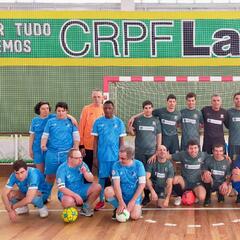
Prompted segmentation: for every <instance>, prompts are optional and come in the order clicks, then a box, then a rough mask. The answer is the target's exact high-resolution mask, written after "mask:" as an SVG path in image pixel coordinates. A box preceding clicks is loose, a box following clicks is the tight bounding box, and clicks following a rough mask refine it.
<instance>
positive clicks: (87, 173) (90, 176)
mask: <svg viewBox="0 0 240 240" xmlns="http://www.w3.org/2000/svg"><path fill="white" fill-rule="evenodd" d="M80 171H81V173H82V174H83V176H84V178H85V179H86V180H87V181H88V182H93V180H94V176H93V174H92V173H91V172H90V171H88V170H87V169H86V167H85V166H82V167H81V169H80Z"/></svg>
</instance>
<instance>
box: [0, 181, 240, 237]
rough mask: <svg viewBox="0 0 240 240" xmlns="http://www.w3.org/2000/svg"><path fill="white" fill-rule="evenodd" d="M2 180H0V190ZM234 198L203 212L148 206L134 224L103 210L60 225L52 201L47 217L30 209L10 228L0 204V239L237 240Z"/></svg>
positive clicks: (239, 209) (239, 211)
mask: <svg viewBox="0 0 240 240" xmlns="http://www.w3.org/2000/svg"><path fill="white" fill-rule="evenodd" d="M5 181H6V178H0V188H1V189H2V188H3V186H4V184H5ZM234 201H235V198H233V197H231V198H227V199H226V203H224V204H218V203H216V200H215V196H213V206H212V207H211V208H210V207H209V208H203V207H201V205H199V204H195V206H194V207H195V208H192V207H179V208H177V207H174V206H173V205H172V204H171V206H170V208H169V209H167V210H162V209H156V208H154V206H153V205H149V206H148V208H146V209H144V211H143V217H142V218H141V219H140V220H138V221H129V222H127V223H118V222H115V221H112V220H111V215H112V209H111V207H110V206H107V208H106V209H104V210H103V211H99V212H96V213H95V215H94V216H93V217H90V218H88V217H83V216H80V217H79V218H78V220H77V221H76V222H75V223H72V224H64V223H63V221H62V219H61V218H60V214H61V211H62V209H61V206H60V204H59V202H58V201H57V198H56V189H55V190H54V193H53V199H52V201H51V202H50V203H49V204H48V208H49V217H48V218H46V219H40V218H39V216H38V212H37V211H36V209H34V208H32V207H31V208H30V209H31V211H30V213H29V214H28V215H24V216H19V217H18V222H17V223H14V224H12V223H11V222H10V221H9V219H8V216H7V213H6V211H5V210H4V207H3V204H2V202H1V200H0V239H1V240H5V239H14V240H15V239H24V240H27V239H46V240H50V239H54V240H60V239H61V240H68V239H73V240H77V239H84V240H85V239H86V240H95V239H97V240H99V239H100V240H108V239H113V240H115V239H116V240H117V239H122V240H124V239H126V240H133V239H134V240H135V239H150V240H155V239H156V240H158V239H164V240H165V239H167V240H168V239H186V240H188V239H201V240H210V239H217V240H218V239H219V240H222V239H231V240H234V239H240V231H239V230H240V205H239V206H238V205H237V204H235V203H234Z"/></svg>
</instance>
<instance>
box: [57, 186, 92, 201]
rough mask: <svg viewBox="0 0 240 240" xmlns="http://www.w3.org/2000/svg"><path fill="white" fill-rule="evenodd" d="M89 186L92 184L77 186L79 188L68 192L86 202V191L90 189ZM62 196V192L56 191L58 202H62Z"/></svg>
mask: <svg viewBox="0 0 240 240" xmlns="http://www.w3.org/2000/svg"><path fill="white" fill-rule="evenodd" d="M91 185H92V183H86V184H82V185H79V188H78V189H76V190H72V189H70V190H71V191H73V192H74V193H76V194H77V195H79V196H80V197H81V198H82V200H83V201H86V200H87V198H88V190H89V188H90V187H91ZM63 195H64V194H63V193H62V192H60V191H58V200H59V201H62V198H63Z"/></svg>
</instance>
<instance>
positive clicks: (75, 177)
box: [56, 149, 101, 217]
mask: <svg viewBox="0 0 240 240" xmlns="http://www.w3.org/2000/svg"><path fill="white" fill-rule="evenodd" d="M56 177H57V185H58V190H59V191H58V199H59V200H60V201H61V203H62V206H63V207H64V208H68V207H74V206H79V205H82V208H81V211H80V214H81V215H84V216H87V217H91V216H92V215H93V211H92V209H91V207H92V204H93V203H94V202H95V201H96V199H97V198H98V197H99V194H100V191H101V186H100V185H99V184H97V183H93V180H94V176H93V175H92V173H91V172H90V170H89V168H88V166H87V164H86V163H84V162H83V157H82V154H81V152H80V151H79V150H78V149H71V150H70V151H69V153H68V160H67V162H64V163H62V164H61V165H60V166H59V168H58V170H57V174H56ZM84 180H86V181H87V182H88V183H85V182H84Z"/></svg>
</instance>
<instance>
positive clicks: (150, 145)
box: [133, 116, 161, 155]
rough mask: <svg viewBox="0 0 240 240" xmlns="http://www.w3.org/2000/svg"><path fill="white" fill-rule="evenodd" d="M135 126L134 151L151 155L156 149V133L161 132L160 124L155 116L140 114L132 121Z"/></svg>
mask: <svg viewBox="0 0 240 240" xmlns="http://www.w3.org/2000/svg"><path fill="white" fill-rule="evenodd" d="M133 127H134V128H135V134H136V137H135V153H144V154H146V155H152V154H154V152H155V151H156V145H157V141H156V138H157V135H158V134H160V133H161V125H160V122H159V120H158V119H157V118H156V117H149V118H148V117H144V116H140V117H138V118H136V119H135V120H134V122H133Z"/></svg>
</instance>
